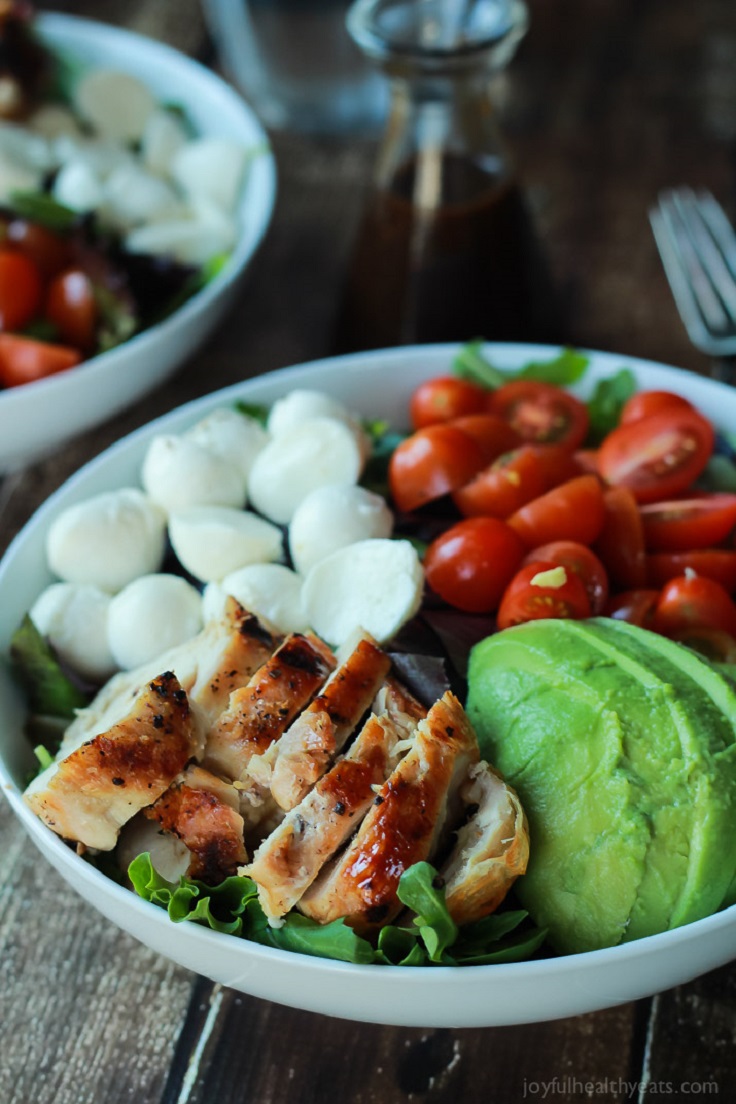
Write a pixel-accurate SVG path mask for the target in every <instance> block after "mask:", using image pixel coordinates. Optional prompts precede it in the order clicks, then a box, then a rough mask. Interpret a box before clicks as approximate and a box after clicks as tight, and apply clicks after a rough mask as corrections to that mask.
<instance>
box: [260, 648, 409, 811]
mask: <svg viewBox="0 0 736 1104" xmlns="http://www.w3.org/2000/svg"><path fill="white" fill-rule="evenodd" d="M390 667H391V660H390V659H389V657H388V656H387V655H386V653H385V652H384V651H382V650H381V649H380V648H379V647H378V645H377V644H376V643H375V641H373V640H371V639H369V638H368V637H364V638H363V639H362V640H360V641H359V642H358V644H357V645H356V647H355V648H353V650H352V651H351V652H350V654H349V655H348V657H347V659H346V660H345V661H344V662H343V663H341V664H340V666H339V667H338V668H337V670H336V671H334V672H333V673H332V675H331V676H330V678H329V679H328V681H327V683H326V684H325V686H324V687H323V689H322V691H321V692H320V694H319V695H318V696H317V697H316V698H315V699H314V700H313V701H312V703H311V705H310V706H308V708H307V709H305V710H304V712H303V713H302V714H301V715H300V716H299V717H297V719H296V720H295V721H294V723H293V724H292V725H291V727H290V728H288V729H287V731H286V732H285V733H284V735H283V736H282V737H281V739H280V740H277V741H276V742H275V743H273V744H272V745H271V747H270V748H268V750H267V751H266V752H264V754H263V755H258V756H255V757H254V758H253V759H251V761H250V763H249V765H248V770H247V774H248V777H249V778H252V779H253V780H254V781H255V782H256V783H257V784H258V785H259V786H263V787H270V789H271V793H272V795H273V797H274V800H275V801H276V803H277V805H279V807H280V808H282V809H286V810H288V809H293V808H294V806H295V805H298V804H299V802H300V801H301V800H302V798H303V797H304V796H305V795H306V794H307V793H308V792H309V790H310V789H311V787H312V786H313V785H314V783H315V782H316V781H317V780H318V779H319V778H321V777H322V775H323V774H324V773H325V771H326V770H327V768H328V766H329V764H330V763H331V762H332V760H333V759H334V758H335V756H336V755H337V753H338V752H339V751H341V750H342V748H343V746H344V745H345V743H346V741H347V739H348V737H349V736H350V735H351V733H352V732H353V731H354V730H355V728H356V727H357V725H358V723H359V721H360V719H361V717H362V716H363V714H364V713H365V712H366V711H367V710H368V708H369V707H370V704H371V702H372V701H373V699H374V697H375V696H376V693H377V691H378V689H379V687H380V686H381V683H382V682H383V680H384V678H385V677H386V675H387V674H388V672H389V669H390Z"/></svg>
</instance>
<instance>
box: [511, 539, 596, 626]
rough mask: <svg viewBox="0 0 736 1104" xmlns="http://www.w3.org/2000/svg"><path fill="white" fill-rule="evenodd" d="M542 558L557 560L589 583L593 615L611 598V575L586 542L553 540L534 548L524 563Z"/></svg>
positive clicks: (555, 562)
mask: <svg viewBox="0 0 736 1104" xmlns="http://www.w3.org/2000/svg"><path fill="white" fill-rule="evenodd" d="M539 560H545V561H546V562H547V563H553V564H557V565H559V566H560V567H564V568H567V570H568V571H572V572H574V573H575V575H577V576H578V577H579V579H580V580H581V582H582V584H583V586H584V587H585V590H586V593H587V595H588V601H589V602H590V608H591V611H592V613H593V616H597V615H598V614H599V613H601V612H602V611H603V607H604V606H605V604H606V601H607V600H608V576H607V575H606V569H605V567H604V566H603V564H602V563H601V561H600V560H599V559H598V557H597V556H596V554H595V552H591V550H590V549H589V548H586V546H585V545H584V544H578V543H577V542H576V541H552V542H551V543H550V544H543V545H542V546H541V547H540V548H534V549H532V551H531V552H530V553H529V555H528V556H527V557H526V558H525V559H524V562H523V564H522V566H525V565H526V564H529V563H535V562H538V561H539Z"/></svg>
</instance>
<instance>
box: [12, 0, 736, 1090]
mask: <svg viewBox="0 0 736 1104" xmlns="http://www.w3.org/2000/svg"><path fill="white" fill-rule="evenodd" d="M42 6H43V7H48V8H52V7H53V8H58V9H62V10H66V11H74V12H76V13H80V14H88V15H90V16H94V17H95V18H98V19H103V20H109V21H110V22H114V23H122V24H124V25H127V26H129V27H131V28H132V29H135V30H139V31H142V32H144V33H147V34H150V35H152V36H154V37H160V38H162V39H164V40H167V41H170V42H171V43H173V44H174V45H175V46H178V47H180V48H181V49H183V50H185V51H186V52H188V53H190V54H192V55H193V56H195V57H199V58H200V59H201V60H203V61H204V62H206V63H213V62H214V60H215V59H214V53H213V50H212V47H211V44H210V43H209V40H208V38H207V34H206V31H205V27H204V24H203V20H202V17H201V14H200V10H199V7H198V5H197V3H196V0H178V2H177V3H176V4H165V3H164V2H163V0H128V2H127V3H126V4H124V5H121V4H119V3H115V2H114V0H97V2H95V0H84V2H83V0H78V2H76V0H75V2H72V0H70V2H68V3H57V4H45V5H42ZM530 8H531V14H532V23H531V31H530V34H529V35H528V38H527V40H526V42H525V43H524V44H523V46H522V49H521V50H520V52H519V55H518V57H517V59H516V60H515V61H514V63H513V65H512V67H511V70H510V73H509V76H508V80H507V81H506V83H505V85H504V88H503V93H504V96H503V113H504V121H505V125H506V129H507V133H508V134H509V136H510V138H511V140H512V142H513V145H514V148H515V150H516V153H517V156H518V160H519V163H520V165H521V168H522V172H523V175H524V178H525V180H526V183H527V185H528V188H529V190H530V194H531V197H532V201H533V204H534V208H535V211H536V213H537V217H538V221H539V226H540V229H541V232H542V235H543V237H544V240H545V244H546V247H547V249H548V252H549V255H550V257H551V260H552V263H553V266H554V269H555V272H556V274H557V276H558V278H559V279H560V280H561V281H562V282H563V283H564V284H565V286H566V287H567V288H568V290H569V293H570V296H571V301H572V304H573V321H574V326H575V339H576V341H577V342H578V343H579V344H581V345H586V346H590V347H594V348H596V347H597V348H601V349H608V350H615V351H617V352H620V353H621V354H622V361H623V360H624V359H625V356H626V355H627V354H630V355H638V356H644V357H651V358H653V359H658V360H663V361H667V362H670V363H673V364H676V365H679V366H681V367H684V368H691V369H695V370H696V371H702V372H706V371H707V370H708V368H709V365H708V363H707V361H706V359H705V358H704V357H702V356H701V355H700V354H699V353H697V352H696V351H695V350H694V349H693V348H692V347H691V346H690V345H689V343H688V341H687V338H686V336H685V333H684V330H683V328H682V325H681V323H680V322H679V319H678V317H677V315H676V313H675V309H674V306H673V304H672V301H671V298H670V294H669V290H668V288H667V285H666V283H665V279H664V276H663V274H662V270H661V266H660V263H659V260H658V257H657V255H656V252H655V247H654V244H653V241H652V238H651V235H650V233H649V228H648V223H647V206H648V204H649V203H650V202H651V200H652V199H653V197H654V195H655V193H656V191H657V190H658V189H659V188H660V187H663V186H666V185H670V184H676V183H679V182H688V183H691V184H693V185H701V184H702V185H707V186H709V187H711V188H712V189H713V190H714V191H715V192H716V194H717V195H718V196H719V197H720V198H721V199H722V200H723V201H724V202H725V203H726V204H727V205H729V206H730V207H731V210H732V213H733V210H734V201H735V200H736V196H735V195H734V182H735V178H734V164H735V162H734V153H735V152H736V8H735V7H734V6H733V4H732V3H731V2H730V0H699V2H698V3H697V4H693V3H692V2H691V0H530ZM273 137H274V147H275V151H276V156H277V160H278V166H279V173H280V192H279V200H278V207H277V211H276V216H275V219H274V222H273V227H272V229H271V232H270V234H269V237H268V240H267V242H266V244H265V247H264V248H263V249H262V251H261V253H260V255H259V256H258V258H257V260H256V262H255V264H254V266H253V269H252V274H251V278H250V280H249V284H248V287H247V289H246V290H245V292H244V294H243V296H242V299H241V301H240V302H239V304H238V305H237V307H236V308H235V309H234V310H233V312H232V314H231V315H230V317H229V318H228V319H227V321H226V322H225V323H224V324H223V325H222V326H221V328H220V330H219V331H218V333H217V334H216V335H215V336H214V337H213V338H212V339H211V340H210V341H209V342H208V343H207V345H206V346H205V348H204V349H202V350H201V351H200V352H199V353H197V354H196V355H195V356H194V357H193V358H192V359H191V361H190V362H189V363H188V364H186V365H185V366H184V368H183V369H182V371H181V373H180V374H179V375H178V376H177V378H176V380H175V381H174V383H173V384H171V385H169V386H167V387H166V388H165V389H162V390H161V391H159V392H158V393H156V394H153V395H152V396H150V397H148V398H147V399H145V400H144V401H142V402H141V403H139V404H138V405H137V406H136V407H135V408H134V409H132V410H130V411H128V412H127V413H126V414H124V415H122V416H121V417H118V418H116V419H115V420H114V421H112V422H110V423H108V424H107V425H104V426H102V427H100V428H99V429H97V430H95V431H93V432H90V433H88V434H86V435H85V436H84V437H82V438H80V439H78V440H76V441H75V442H74V443H73V444H71V445H69V446H68V447H67V448H65V449H64V450H63V451H62V452H60V453H59V454H58V455H56V456H55V457H54V458H53V459H51V460H49V461H47V462H45V463H42V464H39V465H38V466H36V467H33V468H31V469H30V470H28V471H26V472H24V473H23V474H22V475H20V476H18V477H15V478H13V479H10V480H6V482H5V484H4V487H3V490H2V499H0V511H1V512H0V550H2V549H3V548H4V547H5V546H6V545H7V543H8V541H9V540H10V538H11V537H12V536H13V534H14V533H15V532H16V531H17V529H18V528H19V527H20V526H21V525H23V524H24V523H25V522H26V521H27V519H28V518H29V517H30V515H31V514H32V512H33V510H34V509H35V508H36V506H38V504H39V503H40V502H42V500H43V499H44V498H45V497H46V496H47V495H48V494H49V493H50V492H51V491H52V490H54V488H56V487H57V486H58V485H59V484H60V483H61V482H62V481H63V480H64V479H65V478H66V477H67V476H68V475H69V474H70V473H71V472H73V471H74V470H75V469H76V468H77V467H78V466H79V465H80V464H81V463H82V462H83V461H85V460H87V459H89V458H90V457H92V456H94V455H95V454H96V453H98V452H99V451H100V450H101V449H103V448H105V447H106V446H107V445H108V444H110V442H112V441H114V440H116V439H117V438H119V437H120V436H122V435H123V434H125V433H127V432H128V431H130V430H132V429H134V428H135V427H137V426H139V425H141V424H142V423H143V422H145V421H147V420H148V419H149V418H151V417H152V416H154V415H157V414H160V413H162V412H164V411H166V410H167V409H169V408H170V407H172V406H174V405H178V404H179V403H180V402H183V401H185V400H188V399H190V398H193V397H195V396H197V395H200V394H202V393H204V392H205V391H209V390H211V389H212V388H214V387H218V386H221V385H225V384H228V383H231V382H234V381H236V380H239V379H242V378H244V377H247V376H251V375H254V374H256V373H260V372H265V371H268V370H271V369H274V368H277V367H280V366H283V365H287V364H290V363H297V362H300V361H304V360H308V359H310V358H313V357H315V356H319V355H321V354H323V353H325V352H326V351H327V349H328V347H329V335H330V331H331V326H332V321H333V311H334V303H335V293H336V291H337V290H338V289H339V287H340V283H341V276H342V270H343V265H344V262H345V257H346V250H347V247H348V243H349V240H350V236H351V234H352V231H353V228H354V225H355V220H356V217H357V214H358V212H359V209H360V200H361V192H362V188H363V186H364V184H365V182H366V180H367V178H368V175H369V172H370V166H371V163H372V157H373V149H372V146H371V143H370V142H367V141H363V140H361V139H359V138H357V137H355V138H352V139H351V140H349V141H341V140H327V139H307V138H304V137H300V136H297V135H294V134H275V135H274V136H273ZM0 901H1V902H2V905H1V907H0V977H2V1026H3V1034H2V1046H1V1049H0V1101H3V1104H52V1102H53V1104H116V1102H118V1101H119V1102H122V1101H135V1102H136V1104H180V1102H181V1104H183V1102H185V1101H186V1102H187V1104H205V1102H210V1101H216V1102H217V1104H236V1102H237V1104H241V1102H245V1101H248V1102H257V1104H292V1102H297V1101H298V1102H300V1104H307V1102H311V1101H315V1102H321V1101H323V1100H326V1099H331V1100H335V1101H350V1102H355V1104H358V1102H360V1104H369V1102H375V1104H400V1102H404V1101H409V1100H415V1101H416V1100H422V1101H432V1102H441V1101H456V1100H458V1099H465V1100H467V1101H470V1102H475V1101H478V1102H481V1101H482V1102H490V1101H496V1102H498V1104H501V1102H507V1101H508V1102H514V1104H515V1102H517V1101H520V1100H523V1099H524V1098H525V1097H526V1096H528V1097H529V1099H534V1098H535V1097H536V1098H540V1097H543V1095H544V1094H545V1093H546V1097H547V1098H548V1099H560V1100H578V1099H584V1098H588V1099H595V1100H601V1101H624V1100H637V1099H638V1100H644V1099H647V1100H649V1099H653V1098H654V1096H655V1094H656V1095H659V1096H662V1095H663V1089H662V1087H661V1084H658V1083H661V1082H668V1083H670V1085H671V1086H672V1088H671V1091H670V1092H669V1093H668V1094H667V1099H672V1100H680V1099H682V1100H692V1099H693V1095H694V1094H695V1095H703V1093H705V1092H708V1093H709V1095H714V1094H720V1096H721V1098H725V1097H726V1095H727V1094H728V1093H729V1091H730V1089H731V1088H732V1085H733V1082H734V1078H736V1054H734V1048H733V1044H734V1039H735V1038H736V1011H735V1008H734V996H735V995H736V968H725V969H722V970H719V971H716V972H715V973H713V974H711V975H709V976H707V977H704V978H701V979H699V980H697V981H695V982H693V983H692V984H690V985H685V986H682V987H680V988H679V989H676V990H674V991H672V992H668V993H665V994H662V995H660V996H657V997H655V998H653V999H651V1000H643V1001H639V1002H637V1003H635V1004H628V1005H624V1006H621V1007H618V1008H613V1009H610V1010H608V1011H602V1012H599V1013H595V1014H592V1015H587V1016H580V1017H576V1018H573V1019H567V1020H560V1021H556V1022H550V1023H540V1024H532V1025H529V1026H523V1027H508V1028H501V1029H486V1030H461V1031H457V1030H432V1031H422V1030H404V1029H400V1028H392V1027H377V1026H361V1025H358V1024H356V1023H352V1022H342V1021H338V1020H331V1019H326V1018H324V1017H320V1016H317V1015H313V1014H309V1013H305V1012H300V1011H294V1010H290V1009H287V1008H282V1007H279V1006H276V1005H272V1004H268V1003H265V1002H263V1001H260V1000H255V999H252V998H249V997H246V996H242V995H240V994H238V993H235V992H232V991H228V990H226V989H222V988H220V987H219V986H215V985H212V984H211V983H210V982H208V981H206V980H203V979H202V978H199V977H196V976H195V975H193V974H191V973H189V972H187V971H186V970H184V969H182V968H180V967H177V966H175V965H172V964H171V963H169V962H168V961H167V960H166V959H162V958H160V957H158V956H157V955H155V954H153V953H151V952H149V951H148V950H146V949H145V948H143V947H141V946H139V945H138V944H137V943H135V942H134V941H133V940H132V939H131V938H129V937H128V936H126V935H124V934H122V933H121V932H119V931H118V930H117V929H115V928H113V927H111V926H110V925H109V924H108V923H106V922H103V921H102V920H101V918H100V917H99V916H98V915H97V914H95V913H92V912H90V911H89V910H88V909H85V908H84V906H83V904H82V902H81V899H79V898H78V897H77V896H76V895H75V894H74V893H73V892H72V890H71V889H69V888H68V887H67V886H66V885H65V884H64V883H62V882H61V880H60V879H59V878H58V876H57V875H56V874H55V873H54V872H53V870H51V869H50V868H49V867H48V866H47V865H46V864H45V863H44V862H43V861H42V860H41V859H40V857H39V856H38V854H37V853H36V850H35V848H34V847H33V846H32V845H31V844H30V842H29V841H28V840H27V839H26V838H25V835H24V834H23V832H22V831H21V829H20V828H19V827H18V826H17V825H16V824H15V822H14V820H13V818H12V817H11V814H10V812H9V810H8V809H7V808H6V807H4V806H0ZM688 1083H698V1084H699V1085H700V1086H701V1088H702V1091H701V1093H700V1094H698V1093H697V1091H695V1090H694V1089H693V1088H690V1091H689V1092H688ZM703 1083H707V1084H705V1086H704V1087H702V1084H703ZM657 1088H659V1092H658V1093H656V1090H657Z"/></svg>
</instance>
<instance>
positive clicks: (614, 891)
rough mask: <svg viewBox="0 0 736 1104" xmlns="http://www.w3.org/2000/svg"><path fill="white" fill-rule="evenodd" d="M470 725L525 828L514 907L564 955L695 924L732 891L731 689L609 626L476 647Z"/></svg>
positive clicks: (735, 769)
mask: <svg viewBox="0 0 736 1104" xmlns="http://www.w3.org/2000/svg"><path fill="white" fill-rule="evenodd" d="M467 710H468V714H469V716H470V719H471V721H472V722H473V724H474V726H475V728H476V731H477V733H478V739H479V741H480V746H481V751H482V754H483V755H484V756H485V757H486V758H488V759H489V760H490V761H491V762H492V763H494V765H495V766H497V767H498V769H499V770H500V771H501V772H502V773H503V774H504V776H505V777H506V778H507V780H508V781H509V782H510V783H511V785H513V786H514V787H515V789H516V790H517V791H518V793H519V796H520V798H521V801H522V804H523V805H524V808H525V810H526V813H527V816H528V818H529V828H530V837H531V857H530V861H529V868H528V871H527V873H526V874H525V875H524V877H523V878H521V879H519V881H518V883H517V890H518V896H519V897H520V899H521V901H522V903H523V904H524V906H525V907H526V908H527V909H528V910H529V912H530V914H531V915H532V917H533V918H534V920H535V921H536V923H537V924H539V925H540V926H543V927H547V928H548V929H549V938H550V941H551V942H552V944H553V945H554V946H555V948H556V949H557V950H559V951H562V952H565V953H572V952H577V951H586V950H595V949H597V948H599V947H610V946H615V945H616V944H618V943H621V942H623V941H626V940H630V939H638V938H640V937H641V936H645V935H653V934H655V933H657V932H661V931H666V930H667V929H668V928H674V927H678V926H679V925H681V924H686V923H689V922H690V921H692V920H698V919H701V918H702V917H704V916H708V915H710V913H712V912H715V911H716V910H717V909H718V908H720V907H721V906H722V905H724V904H729V903H731V901H732V899H733V894H734V888H735V887H736V732H735V730H734V726H735V725H736V684H734V682H733V681H732V680H731V679H730V678H729V677H728V676H726V675H725V674H724V673H723V672H721V671H719V670H718V668H717V667H716V666H714V665H713V664H711V663H709V662H708V661H707V660H705V659H703V658H701V657H700V656H698V655H696V654H695V653H694V652H691V651H690V650H689V649H687V648H684V647H682V645H679V644H675V643H673V642H672V641H669V640H666V639H665V638H663V637H660V636H657V635H655V634H654V633H650V632H647V631H646V630H644V629H639V628H636V627H635V626H632V625H628V624H626V623H624V622H620V621H613V620H609V619H606V618H594V619H592V620H589V621H561V620H560V621H532V622H529V623H527V624H524V625H519V626H517V627H516V628H513V629H507V630H505V631H504V632H500V633H497V634H496V635H495V636H491V637H488V638H487V639H486V640H484V641H482V642H481V643H480V644H478V645H477V646H476V647H475V648H474V649H473V652H472V654H471V657H470V667H469V672H468V703H467Z"/></svg>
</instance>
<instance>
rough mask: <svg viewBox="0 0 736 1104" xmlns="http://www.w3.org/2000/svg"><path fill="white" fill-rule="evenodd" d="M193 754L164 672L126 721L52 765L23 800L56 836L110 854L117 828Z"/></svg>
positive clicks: (183, 715)
mask: <svg viewBox="0 0 736 1104" xmlns="http://www.w3.org/2000/svg"><path fill="white" fill-rule="evenodd" d="M195 749H196V736H195V731H194V724H193V721H192V713H191V710H190V708H189V702H188V701H187V696H186V693H185V692H184V690H183V689H182V688H181V686H180V685H179V682H178V680H177V679H176V677H175V676H174V675H173V674H172V673H171V672H170V671H167V672H166V673H165V674H163V675H159V676H158V678H155V679H154V680H153V681H152V682H151V683H150V684H149V685H148V686H147V687H146V688H145V689H144V690H143V691H142V692H141V694H140V695H139V696H138V698H137V699H136V700H135V702H134V704H133V708H132V709H131V711H130V713H129V714H128V716H127V717H124V718H123V719H122V720H121V721H119V722H118V723H117V724H115V725H113V726H112V727H111V728H109V729H108V730H107V732H102V733H99V734H98V735H97V736H94V737H93V738H92V739H91V740H88V741H87V742H86V743H84V744H82V746H81V747H79V748H77V749H76V750H75V751H72V752H71V754H70V755H68V756H67V757H66V758H65V759H62V760H61V761H60V762H56V763H52V764H51V766H50V767H48V768H47V769H46V770H45V771H43V772H42V773H41V774H39V775H38V777H37V778H35V779H34V780H33V782H32V783H31V784H30V786H29V787H28V789H27V790H26V792H25V795H24V797H25V800H26V801H27V803H28V804H29V805H30V807H31V808H32V809H33V811H34V812H35V813H37V814H38V816H39V817H40V818H41V820H43V821H44V822H45V823H46V824H47V825H48V826H49V828H51V829H52V830H53V831H54V832H56V833H57V835H60V836H63V837H64V839H69V840H76V841H77V842H79V843H83V844H85V845H86V846H87V847H95V848H97V849H99V850H100V851H111V850H112V848H113V847H114V846H115V844H116V842H117V838H118V832H119V831H120V828H121V826H122V825H123V824H125V823H126V822H127V821H128V820H130V819H131V818H132V817H133V816H135V814H136V813H137V812H138V811H139V809H142V808H143V807H144V806H146V805H150V804H151V802H153V801H155V800H156V799H157V798H158V797H160V796H161V794H162V793H163V792H164V791H165V790H166V789H167V788H168V787H169V786H170V785H171V783H172V781H173V780H174V778H176V776H177V774H179V772H180V771H181V770H182V769H183V768H184V766H185V765H186V763H187V762H188V761H189V760H190V759H191V758H192V756H193V755H194V752H195Z"/></svg>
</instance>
